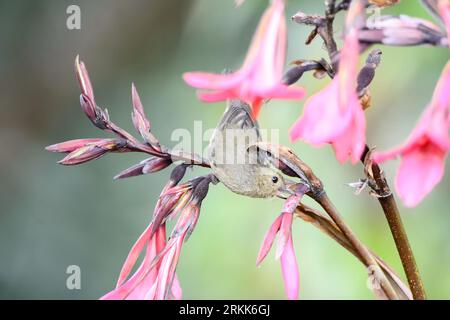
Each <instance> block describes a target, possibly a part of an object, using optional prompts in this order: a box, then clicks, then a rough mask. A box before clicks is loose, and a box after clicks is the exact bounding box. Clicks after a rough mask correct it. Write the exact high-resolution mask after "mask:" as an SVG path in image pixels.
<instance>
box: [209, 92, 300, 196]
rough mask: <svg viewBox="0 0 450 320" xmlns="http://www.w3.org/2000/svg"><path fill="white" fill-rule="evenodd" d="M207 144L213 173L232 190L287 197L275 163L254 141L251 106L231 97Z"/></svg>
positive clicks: (258, 139)
mask: <svg viewBox="0 0 450 320" xmlns="http://www.w3.org/2000/svg"><path fill="white" fill-rule="evenodd" d="M227 104H228V106H227V108H226V110H225V113H224V114H223V116H222V118H221V119H220V121H219V123H218V125H217V127H216V128H215V130H214V132H213V134H212V137H211V140H210V144H209V146H208V158H209V161H210V165H211V169H212V171H213V174H214V175H215V177H216V178H217V179H218V180H219V181H220V182H222V183H223V184H224V185H225V186H226V187H227V188H228V189H230V190H231V191H232V192H234V193H236V194H240V195H244V196H248V197H252V198H271V197H281V198H287V197H288V196H289V195H290V194H291V193H292V192H291V191H290V189H289V188H288V181H286V180H285V179H284V178H283V175H282V174H281V172H280V171H279V170H278V169H277V168H275V167H274V165H273V164H272V162H271V160H270V156H269V155H268V154H267V152H265V151H263V150H259V149H258V148H257V147H255V145H256V144H257V143H259V142H261V141H262V138H261V133H260V128H259V125H258V123H257V121H256V119H254V118H253V116H252V109H251V107H250V106H249V105H248V104H247V103H245V102H243V101H241V100H230V101H228V102H227Z"/></svg>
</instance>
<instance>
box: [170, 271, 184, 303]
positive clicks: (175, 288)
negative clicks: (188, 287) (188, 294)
mask: <svg viewBox="0 0 450 320" xmlns="http://www.w3.org/2000/svg"><path fill="white" fill-rule="evenodd" d="M182 295H183V291H182V289H181V285H180V281H179V280H178V277H177V275H176V274H175V277H174V278H173V282H172V296H173V298H174V299H175V300H181V297H182Z"/></svg>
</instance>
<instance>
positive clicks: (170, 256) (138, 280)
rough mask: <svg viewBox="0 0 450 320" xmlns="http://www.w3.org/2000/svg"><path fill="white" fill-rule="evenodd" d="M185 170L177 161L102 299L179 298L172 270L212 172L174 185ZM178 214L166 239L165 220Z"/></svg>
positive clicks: (179, 292)
mask: <svg viewBox="0 0 450 320" xmlns="http://www.w3.org/2000/svg"><path fill="white" fill-rule="evenodd" d="M185 171H186V166H184V165H180V166H178V167H177V168H175V170H174V171H173V172H172V176H171V180H170V181H169V183H168V184H167V185H166V187H165V188H164V190H163V191H162V193H161V196H160V198H159V200H158V203H157V204H156V208H155V212H154V215H153V220H152V222H151V223H150V225H149V226H148V227H147V229H145V231H144V232H143V233H142V235H141V236H140V237H139V239H138V240H137V241H136V243H135V244H134V245H133V247H132V248H131V250H130V253H129V254H128V257H127V259H126V260H125V263H124V264H123V267H122V270H121V272H120V275H119V279H118V281H117V286H116V288H115V289H114V290H112V291H111V292H109V293H107V294H106V295H104V296H103V297H102V298H101V299H102V300H123V299H139V300H141V299H145V300H165V299H181V287H180V284H179V282H178V279H177V276H176V274H175V271H176V267H177V264H178V259H179V257H180V253H181V248H182V246H183V243H184V242H185V240H187V238H188V237H189V236H190V234H191V233H192V231H193V230H194V228H195V226H196V224H197V220H198V217H199V215H200V207H201V203H202V201H203V199H204V198H205V196H206V194H207V192H208V188H209V184H210V183H211V181H212V176H204V177H199V178H196V179H194V180H191V181H190V182H187V183H185V184H182V185H179V186H177V184H178V182H179V181H180V179H181V178H182V177H183V175H184V173H185ZM177 215H179V218H178V221H177V223H176V224H175V226H174V228H173V230H172V233H171V235H170V238H169V240H168V241H166V221H168V220H170V219H172V218H174V217H175V216H177ZM145 247H146V250H145V257H144V259H143V261H142V262H141V265H140V266H139V268H138V269H137V270H136V272H135V273H134V274H133V275H132V276H131V277H129V275H130V273H131V270H132V269H133V267H134V265H135V264H136V261H137V259H138V257H139V255H140V254H141V253H142V252H143V251H144V248H145Z"/></svg>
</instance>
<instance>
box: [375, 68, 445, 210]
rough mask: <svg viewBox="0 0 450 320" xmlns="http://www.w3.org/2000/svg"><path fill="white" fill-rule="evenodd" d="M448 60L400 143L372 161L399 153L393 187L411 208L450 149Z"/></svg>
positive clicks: (440, 169)
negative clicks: (432, 92)
mask: <svg viewBox="0 0 450 320" xmlns="http://www.w3.org/2000/svg"><path fill="white" fill-rule="evenodd" d="M449 128H450V62H447V65H446V66H445V68H444V71H443V72H442V75H441V77H440V79H439V81H438V84H437V85H436V89H435V91H434V94H433V98H432V100H431V103H430V104H429V105H428V107H427V109H426V110H425V112H424V114H423V115H422V117H421V119H420V121H419V123H418V125H417V126H416V128H415V129H414V130H413V132H412V133H411V135H410V137H409V139H408V140H407V141H406V143H405V144H404V145H403V146H400V147H397V148H394V149H393V150H391V151H387V152H381V153H380V152H376V153H374V155H373V160H374V161H376V162H383V161H386V160H389V159H393V158H395V157H397V156H400V157H401V158H402V159H401V162H400V167H399V169H398V172H397V177H396V189H397V192H398V194H399V195H400V198H401V199H402V200H403V202H404V204H405V205H406V206H407V207H414V206H416V205H417V204H418V203H420V202H421V201H422V200H423V198H425V196H426V195H427V194H428V193H430V192H431V190H432V189H433V188H434V187H435V186H436V185H437V184H438V183H439V181H440V180H441V179H442V177H443V175H444V170H445V157H446V155H447V153H448V151H449V150H450V137H449V133H448V131H449Z"/></svg>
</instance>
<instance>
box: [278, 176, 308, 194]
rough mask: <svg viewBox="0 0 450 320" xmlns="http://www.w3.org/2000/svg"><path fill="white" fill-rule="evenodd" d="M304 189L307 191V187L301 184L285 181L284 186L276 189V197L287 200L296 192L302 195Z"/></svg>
mask: <svg viewBox="0 0 450 320" xmlns="http://www.w3.org/2000/svg"><path fill="white" fill-rule="evenodd" d="M299 188H300V189H299ZM305 188H306V189H307V190H309V187H308V186H306V185H305V184H303V183H295V182H293V181H289V180H287V181H285V184H284V186H282V187H280V188H279V189H278V191H277V197H279V198H282V199H287V198H289V197H290V196H292V195H294V194H297V193H298V192H301V193H302V194H303V193H305V192H306V190H304V189H305Z"/></svg>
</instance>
